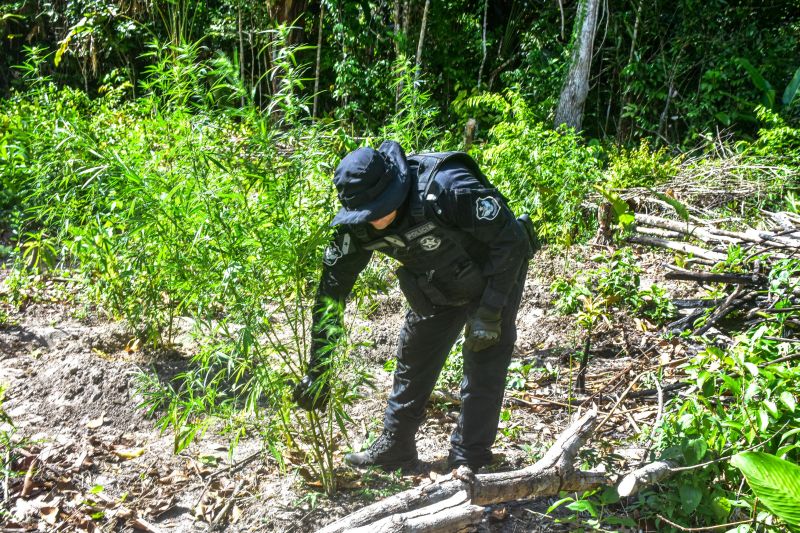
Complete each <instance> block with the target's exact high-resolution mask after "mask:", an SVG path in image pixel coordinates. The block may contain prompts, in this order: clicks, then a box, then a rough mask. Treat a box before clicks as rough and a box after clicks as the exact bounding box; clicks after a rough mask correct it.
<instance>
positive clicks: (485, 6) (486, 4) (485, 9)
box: [478, 0, 489, 91]
mask: <svg viewBox="0 0 800 533" xmlns="http://www.w3.org/2000/svg"><path fill="white" fill-rule="evenodd" d="M488 13H489V0H484V2H483V34H482V35H481V51H482V52H483V55H482V56H481V68H480V69H478V90H479V91H480V90H481V79H482V78H483V66H484V65H485V64H486V15H487V14H488Z"/></svg>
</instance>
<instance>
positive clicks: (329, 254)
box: [322, 243, 342, 266]
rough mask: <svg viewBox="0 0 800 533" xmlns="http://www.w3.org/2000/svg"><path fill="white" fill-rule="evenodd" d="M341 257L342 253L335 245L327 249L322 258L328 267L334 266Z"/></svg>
mask: <svg viewBox="0 0 800 533" xmlns="http://www.w3.org/2000/svg"><path fill="white" fill-rule="evenodd" d="M341 257H342V251H341V250H340V249H339V247H338V246H336V244H335V243H334V244H331V245H330V246H328V247H327V248H325V256H324V257H323V258H322V262H323V263H325V264H326V265H328V266H333V265H335V264H336V262H337V261H338V260H339V259H340V258H341Z"/></svg>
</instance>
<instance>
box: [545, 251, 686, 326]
mask: <svg viewBox="0 0 800 533" xmlns="http://www.w3.org/2000/svg"><path fill="white" fill-rule="evenodd" d="M593 259H594V260H596V261H598V262H600V263H601V266H600V267H598V268H596V269H594V270H586V271H582V272H580V273H578V274H577V275H576V276H575V277H574V278H571V279H565V278H558V279H556V280H555V281H554V282H553V284H552V285H551V287H550V289H551V291H553V293H554V294H555V295H556V299H555V302H554V304H555V306H556V308H557V309H558V310H559V312H561V313H563V314H567V315H569V314H573V313H577V312H578V311H580V310H581V309H582V308H584V307H585V306H586V303H587V301H588V300H592V301H593V302H595V303H599V304H600V305H601V306H602V307H604V308H606V309H611V308H617V309H626V310H629V311H631V312H633V313H638V314H643V315H644V316H646V317H648V318H650V319H652V320H655V321H656V322H663V321H665V320H667V319H669V318H671V317H672V316H673V315H674V314H675V307H674V306H673V305H672V303H671V301H670V299H669V295H668V294H667V292H666V291H665V290H664V289H662V288H661V287H658V286H657V285H651V286H650V287H648V288H646V289H642V288H640V284H641V281H640V278H639V275H640V274H641V272H642V269H641V268H640V267H639V265H637V264H636V261H635V259H634V257H633V253H632V252H631V250H630V248H620V249H618V250H615V251H614V252H613V253H612V254H610V255H608V256H603V255H601V256H597V257H594V258H593Z"/></svg>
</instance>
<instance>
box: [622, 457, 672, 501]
mask: <svg viewBox="0 0 800 533" xmlns="http://www.w3.org/2000/svg"><path fill="white" fill-rule="evenodd" d="M674 467H675V464H673V463H670V462H668V461H656V462H655V463H650V464H648V465H645V466H643V467H641V468H638V469H636V470H634V471H633V472H631V473H630V474H628V475H627V476H625V477H624V478H622V481H621V482H620V484H619V486H618V487H617V493H618V494H619V495H620V496H622V497H623V498H624V497H627V496H633V495H634V494H636V493H637V492H639V491H640V490H641V489H642V488H644V487H646V486H648V485H652V484H653V483H658V482H659V481H661V480H662V479H664V478H666V477H669V476H670V474H672V469H673V468H674Z"/></svg>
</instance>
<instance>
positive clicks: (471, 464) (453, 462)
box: [447, 450, 492, 474]
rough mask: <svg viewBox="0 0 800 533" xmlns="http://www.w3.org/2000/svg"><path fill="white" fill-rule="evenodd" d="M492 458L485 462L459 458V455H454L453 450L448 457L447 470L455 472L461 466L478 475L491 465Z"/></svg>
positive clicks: (484, 460)
mask: <svg viewBox="0 0 800 533" xmlns="http://www.w3.org/2000/svg"><path fill="white" fill-rule="evenodd" d="M491 462H492V460H491V458H489V459H486V458H484V459H483V460H469V459H465V458H463V457H459V456H458V455H457V454H455V453H453V450H450V454H449V455H448V456H447V469H448V470H455V469H456V468H458V467H459V466H466V467H468V468H469V469H470V470H472V471H473V472H474V473H476V474H477V473H478V470H480V469H481V468H483V467H484V466H487V465H489V464H491Z"/></svg>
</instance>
